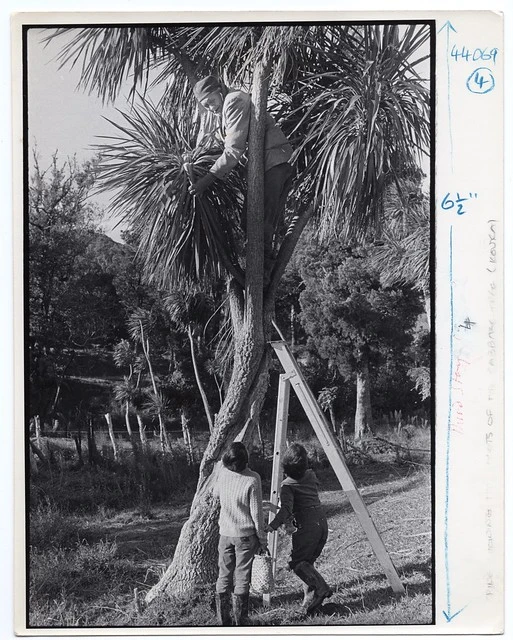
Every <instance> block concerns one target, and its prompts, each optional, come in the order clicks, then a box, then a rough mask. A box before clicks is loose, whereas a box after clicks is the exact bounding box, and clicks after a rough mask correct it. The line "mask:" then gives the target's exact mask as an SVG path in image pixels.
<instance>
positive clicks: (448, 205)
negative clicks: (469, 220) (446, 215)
mask: <svg viewBox="0 0 513 640" xmlns="http://www.w3.org/2000/svg"><path fill="white" fill-rule="evenodd" d="M473 198H477V193H469V194H468V196H467V197H465V196H461V195H460V194H459V193H456V197H454V196H451V194H450V193H446V194H445V196H444V198H443V200H442V209H444V210H445V211H448V210H449V209H453V208H454V207H457V208H456V213H457V214H458V215H459V216H462V215H463V214H464V213H467V212H466V210H465V209H464V208H463V203H464V202H466V201H467V200H470V199H473Z"/></svg>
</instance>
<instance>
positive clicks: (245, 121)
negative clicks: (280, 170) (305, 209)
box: [210, 91, 292, 178]
mask: <svg viewBox="0 0 513 640" xmlns="http://www.w3.org/2000/svg"><path fill="white" fill-rule="evenodd" d="M250 112H251V97H250V95H249V94H248V93H245V92H244V91H229V92H228V93H227V94H226V97H225V99H224V103H223V110H222V115H221V133H222V134H223V136H224V151H223V154H222V155H221V156H220V157H219V158H218V159H217V160H216V161H215V163H214V164H213V165H212V167H211V168H210V172H211V173H213V174H214V175H215V176H216V178H224V176H226V175H227V174H228V173H230V171H231V170H232V169H233V168H234V167H235V166H236V165H237V163H238V162H240V160H241V158H242V156H243V155H244V153H245V151H246V148H247V145H248V133H249V118H250ZM264 150H265V154H264V170H265V171H268V170H269V169H271V168H272V167H275V166H276V165H278V164H282V163H283V162H288V160H290V156H291V155H292V147H291V145H290V143H289V141H288V140H287V138H286V137H285V135H284V134H283V132H282V130H281V129H280V128H279V127H278V125H277V124H276V122H275V121H274V118H273V117H272V116H271V115H270V114H269V113H268V114H267V115H266V120H265V140H264Z"/></svg>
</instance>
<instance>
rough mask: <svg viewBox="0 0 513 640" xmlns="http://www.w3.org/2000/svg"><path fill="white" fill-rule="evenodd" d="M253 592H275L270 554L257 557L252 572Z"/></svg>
mask: <svg viewBox="0 0 513 640" xmlns="http://www.w3.org/2000/svg"><path fill="white" fill-rule="evenodd" d="M251 590H252V591H253V592H254V593H260V594H261V593H271V592H272V591H273V590H274V578H273V571H272V559H271V556H270V555H269V554H263V555H256V556H255V557H254V558H253V568H252V570H251Z"/></svg>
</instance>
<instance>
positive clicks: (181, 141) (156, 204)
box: [98, 100, 244, 289]
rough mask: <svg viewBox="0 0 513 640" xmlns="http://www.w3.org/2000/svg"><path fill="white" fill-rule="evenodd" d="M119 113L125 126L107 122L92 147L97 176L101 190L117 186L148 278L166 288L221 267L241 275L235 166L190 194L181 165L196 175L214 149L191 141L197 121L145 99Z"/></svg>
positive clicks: (119, 206)
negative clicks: (97, 156) (110, 131)
mask: <svg viewBox="0 0 513 640" xmlns="http://www.w3.org/2000/svg"><path fill="white" fill-rule="evenodd" d="M122 115H123V118H124V120H125V124H123V125H122V124H116V123H112V124H113V125H114V126H115V127H116V128H117V130H118V132H119V133H118V135H117V136H116V137H114V136H112V137H109V138H106V141H105V142H104V143H103V144H101V145H98V148H99V151H100V153H101V155H102V158H103V159H102V162H101V164H100V172H99V180H100V183H101V185H102V188H103V189H112V190H116V191H117V195H116V196H115V197H114V199H113V201H112V205H113V208H114V211H115V212H117V213H118V214H120V215H121V220H122V221H124V222H126V223H128V224H129V225H130V227H131V229H132V230H133V231H134V233H135V234H136V237H137V238H138V242H139V247H138V254H139V256H140V257H141V259H142V264H143V269H144V272H145V275H146V277H147V279H148V280H149V281H152V282H155V283H156V284H157V285H159V286H162V287H164V288H166V289H168V288H172V287H173V286H176V285H177V284H178V283H180V282H183V281H184V280H185V281H194V282H201V283H204V282H208V281H209V280H211V279H213V278H217V277H219V276H220V275H221V274H222V273H224V271H225V270H230V269H232V270H234V271H235V272H236V273H239V274H240V273H242V272H241V271H240V267H239V265H238V253H239V249H238V245H237V242H236V233H237V230H239V231H240V229H239V227H238V220H239V216H240V208H241V204H242V193H243V190H244V187H243V184H244V183H243V179H242V177H241V173H240V172H238V171H233V172H231V173H230V175H229V176H228V178H227V179H226V180H216V181H215V183H214V185H213V186H212V187H211V188H210V189H209V190H207V191H206V192H204V194H203V195H202V196H201V197H193V196H192V195H190V193H189V191H188V188H189V185H190V178H189V175H188V173H187V171H186V164H187V163H190V165H191V166H192V172H193V179H194V180H197V179H198V178H199V177H201V176H204V175H205V173H206V172H207V171H208V170H209V168H210V166H211V165H212V162H213V161H214V160H215V158H216V157H217V156H218V155H219V153H220V149H212V148H207V147H203V146H199V147H196V146H195V145H196V140H197V136H198V132H199V126H200V125H199V123H198V122H197V121H195V120H193V118H192V117H191V116H189V117H186V116H185V115H184V116H183V118H182V120H180V121H179V120H177V119H176V118H175V117H174V116H169V117H167V116H164V115H163V114H162V113H160V112H159V111H157V109H156V108H155V107H154V106H153V105H152V104H151V103H150V102H147V101H145V100H141V105H140V106H139V107H138V108H134V109H132V111H131V112H130V113H123V114H122Z"/></svg>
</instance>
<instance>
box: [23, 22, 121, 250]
mask: <svg viewBox="0 0 513 640" xmlns="http://www.w3.org/2000/svg"><path fill="white" fill-rule="evenodd" d="M47 34H48V30H43V29H30V30H29V32H28V105H29V114H28V117H29V144H30V146H31V148H37V153H38V155H39V157H40V159H41V166H43V167H44V166H47V164H49V163H50V160H51V158H52V155H53V154H54V153H57V155H58V158H59V159H60V160H61V161H62V160H65V159H66V158H68V157H73V156H75V155H76V157H77V160H78V161H79V162H82V161H85V160H88V159H90V158H91V157H92V156H93V155H94V153H95V150H94V145H95V144H96V143H97V142H99V138H98V136H102V135H111V134H112V133H113V131H114V128H113V126H112V125H111V124H110V123H109V122H107V121H106V120H105V118H109V119H111V120H114V121H120V120H121V116H120V114H119V113H118V112H117V110H116V109H122V110H123V109H126V96H127V95H128V91H129V89H130V82H129V80H127V82H126V88H125V89H122V91H121V92H120V95H119V97H118V99H117V100H116V102H115V103H113V104H102V101H101V99H100V98H98V97H97V96H96V94H94V93H92V94H89V93H87V92H86V91H85V90H84V89H79V88H78V83H79V80H80V64H77V65H76V67H74V68H71V67H70V65H66V66H65V67H64V68H60V65H59V62H58V60H57V55H58V53H59V52H60V50H61V47H62V45H63V43H64V42H66V41H67V40H68V38H67V37H66V36H63V37H62V38H60V37H59V38H57V39H54V40H52V41H50V42H49V43H44V38H45V37H46V36H47ZM109 198H110V196H109V195H108V194H99V195H97V196H94V197H93V198H92V199H93V200H94V201H95V202H96V203H98V205H99V206H100V207H101V208H104V209H105V210H106V212H107V216H106V218H105V219H104V221H103V223H102V227H103V228H104V230H105V232H106V233H107V234H108V235H110V236H111V237H112V238H113V239H115V240H120V231H121V229H120V228H119V227H118V228H114V227H115V225H116V222H117V221H116V220H115V219H113V218H112V217H109V215H108V208H109Z"/></svg>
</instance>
